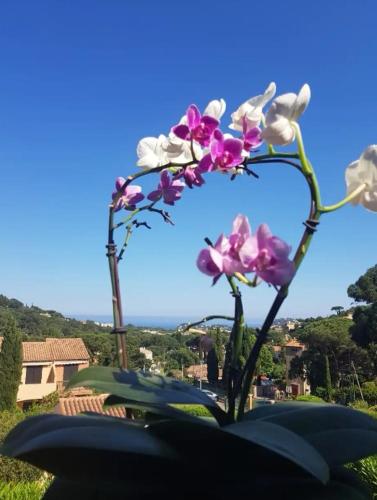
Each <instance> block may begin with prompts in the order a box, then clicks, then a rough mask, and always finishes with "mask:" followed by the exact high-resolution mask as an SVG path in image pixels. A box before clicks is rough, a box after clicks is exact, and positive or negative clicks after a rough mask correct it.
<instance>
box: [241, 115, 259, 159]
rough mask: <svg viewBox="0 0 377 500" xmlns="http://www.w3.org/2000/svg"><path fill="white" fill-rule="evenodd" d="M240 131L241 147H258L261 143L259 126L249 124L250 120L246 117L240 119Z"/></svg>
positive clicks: (246, 148) (247, 149) (248, 149)
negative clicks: (241, 132)
mask: <svg viewBox="0 0 377 500" xmlns="http://www.w3.org/2000/svg"><path fill="white" fill-rule="evenodd" d="M242 131H243V134H242V140H243V149H244V150H245V151H250V150H252V149H255V148H258V147H259V146H260V145H261V144H262V142H263V139H262V136H261V134H262V130H261V129H260V128H259V127H255V126H250V122H249V121H248V120H247V119H246V117H244V118H243V120H242Z"/></svg>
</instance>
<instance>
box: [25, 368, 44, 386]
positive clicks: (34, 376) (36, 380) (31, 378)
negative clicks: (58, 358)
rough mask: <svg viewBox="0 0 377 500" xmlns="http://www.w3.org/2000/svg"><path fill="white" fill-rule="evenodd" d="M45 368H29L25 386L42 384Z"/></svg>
mask: <svg viewBox="0 0 377 500" xmlns="http://www.w3.org/2000/svg"><path fill="white" fill-rule="evenodd" d="M42 368H43V366H27V367H26V379H25V384H40V383H41V382H42Z"/></svg>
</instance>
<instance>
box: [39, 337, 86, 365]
mask: <svg viewBox="0 0 377 500" xmlns="http://www.w3.org/2000/svg"><path fill="white" fill-rule="evenodd" d="M46 344H47V345H48V346H49V347H50V349H51V353H52V359H53V360H54V361H70V360H88V359H89V353H88V351H87V349H86V347H85V344H84V342H83V340H82V339H80V338H74V339H51V338H47V339H46Z"/></svg>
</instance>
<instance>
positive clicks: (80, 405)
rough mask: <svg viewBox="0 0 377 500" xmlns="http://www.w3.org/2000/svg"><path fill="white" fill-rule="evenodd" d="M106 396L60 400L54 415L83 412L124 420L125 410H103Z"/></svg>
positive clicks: (114, 408) (119, 408)
mask: <svg viewBox="0 0 377 500" xmlns="http://www.w3.org/2000/svg"><path fill="white" fill-rule="evenodd" d="M107 396H108V395H107V394H100V395H99V396H78V397H68V398H60V399H59V403H58V404H57V405H56V407H55V413H58V414H60V415H68V416H73V415H77V414H79V413H84V412H94V413H99V414H101V415H108V416H110V417H120V418H125V416H126V410H125V409H124V408H122V407H112V408H109V409H107V410H106V411H104V410H103V403H104V401H105V399H106V398H107Z"/></svg>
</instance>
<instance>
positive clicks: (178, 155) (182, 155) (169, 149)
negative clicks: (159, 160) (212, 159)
mask: <svg viewBox="0 0 377 500" xmlns="http://www.w3.org/2000/svg"><path fill="white" fill-rule="evenodd" d="M162 147H163V149H164V151H165V152H166V155H167V159H168V161H169V162H172V163H187V162H190V161H192V160H193V157H192V151H191V144H190V142H188V141H184V140H183V139H180V138H179V137H177V136H176V135H175V134H173V133H172V132H171V133H170V134H169V138H167V139H166V141H165V143H164V144H163V146H162ZM192 147H193V150H194V155H195V159H196V160H198V161H199V160H200V159H201V158H202V156H203V151H202V148H201V146H200V144H198V143H196V142H195V141H194V142H193V144H192Z"/></svg>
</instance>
